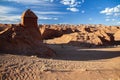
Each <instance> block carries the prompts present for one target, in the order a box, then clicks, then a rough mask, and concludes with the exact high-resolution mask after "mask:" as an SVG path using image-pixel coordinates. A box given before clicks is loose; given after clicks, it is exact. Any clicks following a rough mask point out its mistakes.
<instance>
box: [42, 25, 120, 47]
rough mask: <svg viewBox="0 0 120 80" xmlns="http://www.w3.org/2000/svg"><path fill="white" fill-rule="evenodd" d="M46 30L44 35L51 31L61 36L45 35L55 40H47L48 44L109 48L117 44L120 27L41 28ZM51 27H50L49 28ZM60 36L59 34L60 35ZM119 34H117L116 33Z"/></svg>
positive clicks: (68, 26) (58, 26)
mask: <svg viewBox="0 0 120 80" xmlns="http://www.w3.org/2000/svg"><path fill="white" fill-rule="evenodd" d="M43 26H44V28H46V30H44V31H43V33H48V32H49V29H50V30H51V33H56V34H57V32H60V33H61V36H57V38H56V35H55V34H53V35H52V34H46V35H43V34H42V36H43V39H46V38H44V37H47V39H51V38H49V37H50V36H51V37H52V38H54V39H51V40H47V41H48V43H55V44H68V43H69V44H72V45H81V46H86V47H87V46H91V45H92V46H99V45H100V46H102V45H104V46H109V45H113V44H116V42H115V41H116V38H119V33H118V35H116V36H118V37H115V35H114V34H115V33H116V32H117V31H119V30H120V27H119V26H105V25H102V24H100V25H41V26H40V28H41V29H42V28H43ZM48 26H49V27H48ZM58 34H59V33H58ZM116 34H117V33H116Z"/></svg>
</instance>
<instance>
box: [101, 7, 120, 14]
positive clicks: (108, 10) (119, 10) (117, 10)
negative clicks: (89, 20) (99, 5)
mask: <svg viewBox="0 0 120 80" xmlns="http://www.w3.org/2000/svg"><path fill="white" fill-rule="evenodd" d="M100 13H101V14H105V15H112V16H120V5H117V6H115V7H113V8H105V9H104V10H102V11H100Z"/></svg>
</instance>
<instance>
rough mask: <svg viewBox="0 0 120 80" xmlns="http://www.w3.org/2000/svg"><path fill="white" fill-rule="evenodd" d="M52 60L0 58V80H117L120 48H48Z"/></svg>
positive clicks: (31, 57)
mask: <svg viewBox="0 0 120 80" xmlns="http://www.w3.org/2000/svg"><path fill="white" fill-rule="evenodd" d="M49 46H50V47H51V48H52V49H54V50H55V51H56V57H54V58H40V57H37V56H35V55H33V56H25V55H13V54H1V55H0V79H1V80H120V48H96V49H95V48H94V49H90V48H89V49H83V48H79V47H73V46H63V45H62V46H61V45H49Z"/></svg>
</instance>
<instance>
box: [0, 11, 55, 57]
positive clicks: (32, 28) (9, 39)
mask: <svg viewBox="0 0 120 80" xmlns="http://www.w3.org/2000/svg"><path fill="white" fill-rule="evenodd" d="M36 19H37V17H36V15H35V14H34V13H33V12H32V11H31V10H29V9H28V10H27V11H25V12H24V13H23V15H22V22H21V24H19V25H12V26H11V27H8V28H6V29H4V30H3V31H1V32H0V51H1V52H4V53H6V52H7V53H13V54H14V53H15V54H23V55H34V54H35V55H37V56H45V57H46V56H55V52H54V51H53V50H52V49H50V48H49V47H47V46H46V45H45V44H43V43H42V37H41V33H40V31H39V28H38V26H37V23H36ZM29 20H30V22H29Z"/></svg>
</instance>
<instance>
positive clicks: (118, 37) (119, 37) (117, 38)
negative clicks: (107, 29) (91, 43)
mask: <svg viewBox="0 0 120 80" xmlns="http://www.w3.org/2000/svg"><path fill="white" fill-rule="evenodd" d="M114 40H115V41H120V30H119V31H117V32H116V33H115V34H114Z"/></svg>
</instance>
